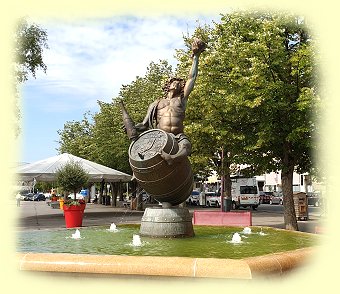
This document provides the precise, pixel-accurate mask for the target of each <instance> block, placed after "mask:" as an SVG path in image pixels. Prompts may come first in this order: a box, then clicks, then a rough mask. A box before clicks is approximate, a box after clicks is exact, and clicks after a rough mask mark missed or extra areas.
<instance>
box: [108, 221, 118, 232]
mask: <svg viewBox="0 0 340 294" xmlns="http://www.w3.org/2000/svg"><path fill="white" fill-rule="evenodd" d="M108 231H110V232H117V231H118V229H117V226H116V224H115V223H112V224H111V225H110V228H109V229H108Z"/></svg>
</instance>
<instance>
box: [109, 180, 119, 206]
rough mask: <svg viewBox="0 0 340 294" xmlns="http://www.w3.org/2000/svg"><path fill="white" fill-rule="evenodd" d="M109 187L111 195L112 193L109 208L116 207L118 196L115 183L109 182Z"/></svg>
mask: <svg viewBox="0 0 340 294" xmlns="http://www.w3.org/2000/svg"><path fill="white" fill-rule="evenodd" d="M110 185H111V193H112V201H111V206H117V194H118V187H117V183H114V182H111V183H110Z"/></svg>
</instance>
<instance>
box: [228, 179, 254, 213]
mask: <svg viewBox="0 0 340 294" xmlns="http://www.w3.org/2000/svg"><path fill="white" fill-rule="evenodd" d="M231 181H232V185H231V195H232V209H238V208H239V207H251V208H252V209H253V210H256V208H257V207H258V206H259V204H260V195H259V189H258V186H257V181H256V178H242V177H233V178H232V179H231Z"/></svg>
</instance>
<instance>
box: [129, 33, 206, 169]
mask: <svg viewBox="0 0 340 294" xmlns="http://www.w3.org/2000/svg"><path fill="white" fill-rule="evenodd" d="M205 48H206V44H205V43H204V42H202V41H201V40H199V39H196V38H195V39H194V40H193V43H192V53H193V54H192V66H191V69H190V71H189V76H188V79H187V81H186V82H185V81H184V80H183V79H181V78H171V79H169V81H168V82H167V84H166V85H165V87H164V89H165V92H166V93H165V97H163V98H161V99H159V100H156V101H155V102H153V103H152V104H151V105H150V106H149V108H148V111H147V114H146V116H145V118H144V120H143V122H141V123H138V124H136V125H135V128H136V130H137V131H145V130H147V129H148V128H150V127H151V128H157V129H161V130H163V131H165V132H167V133H172V134H174V135H175V136H176V140H177V141H178V144H179V150H178V152H177V153H176V154H173V155H170V154H167V153H165V152H164V151H162V154H161V156H162V158H163V159H165V160H166V161H167V163H168V164H169V165H171V164H173V162H174V161H178V160H181V158H183V157H184V156H188V155H190V153H191V143H190V141H189V140H188V138H187V137H186V136H185V135H184V126H183V121H184V118H185V110H186V106H187V101H188V97H189V94H190V93H191V91H192V89H193V88H194V84H195V81H196V77H197V73H198V59H199V56H200V54H201V52H203V51H204V50H205ZM154 120H155V122H156V124H155V126H153V121H154Z"/></svg>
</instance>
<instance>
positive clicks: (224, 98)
mask: <svg viewBox="0 0 340 294" xmlns="http://www.w3.org/2000/svg"><path fill="white" fill-rule="evenodd" d="M314 52H315V48H314V46H313V40H312V39H311V37H310V35H309V34H308V32H307V29H306V27H305V26H304V21H303V19H302V18H299V17H296V16H292V15H283V14H272V13H263V12H251V13H248V12H236V13H231V14H227V15H223V16H222V18H221V22H220V23H216V24H215V27H214V28H213V29H211V31H210V45H209V48H208V49H207V52H206V54H205V56H204V57H203V56H202V57H203V58H202V63H201V66H200V69H201V70H200V74H199V77H198V80H197V85H196V87H195V90H194V92H193V93H192V97H191V102H190V103H191V104H190V103H189V104H188V115H187V119H188V121H187V124H188V125H187V129H186V132H187V133H188V135H189V132H190V137H191V139H192V138H194V142H195V144H197V143H199V147H196V148H197V150H198V151H199V153H198V154H200V153H203V154H204V155H205V156H206V157H207V158H209V159H210V162H214V160H213V159H214V157H216V156H215V154H216V150H220V151H222V150H223V151H224V155H225V156H226V157H225V160H226V162H225V164H224V165H223V167H224V170H223V172H226V173H228V168H230V167H231V166H232V164H233V163H234V164H242V163H244V164H248V165H249V168H248V171H249V172H250V173H257V174H259V173H263V172H265V171H272V170H282V189H283V194H284V220H285V224H286V228H287V229H294V230H296V229H297V222H296V217H295V211H294V204H293V191H292V177H293V172H294V171H298V172H307V171H308V172H309V171H310V170H311V168H312V167H313V166H315V165H314V161H313V159H314V156H313V151H314V150H316V143H315V140H314V138H315V136H316V135H315V134H317V132H318V126H317V121H318V120H317V116H318V114H319V111H318V109H319V107H318V104H319V97H318V95H317V84H316V73H315V65H314V64H315V61H314ZM189 107H190V108H191V109H189ZM189 110H190V111H189ZM214 146H215V148H214ZM220 153H221V152H220ZM220 157H221V156H220V155H219V156H217V159H219V158H220ZM217 162H218V161H217Z"/></svg>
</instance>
